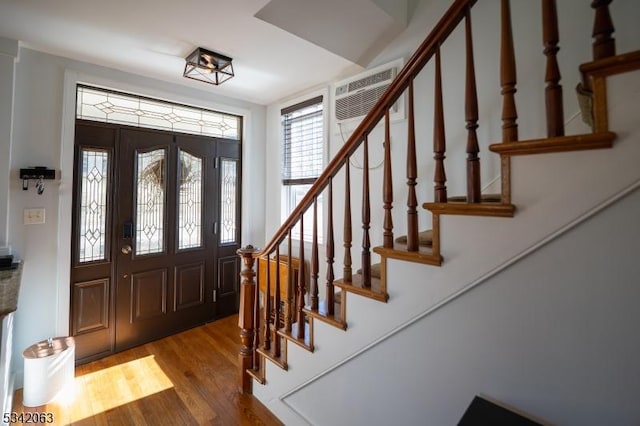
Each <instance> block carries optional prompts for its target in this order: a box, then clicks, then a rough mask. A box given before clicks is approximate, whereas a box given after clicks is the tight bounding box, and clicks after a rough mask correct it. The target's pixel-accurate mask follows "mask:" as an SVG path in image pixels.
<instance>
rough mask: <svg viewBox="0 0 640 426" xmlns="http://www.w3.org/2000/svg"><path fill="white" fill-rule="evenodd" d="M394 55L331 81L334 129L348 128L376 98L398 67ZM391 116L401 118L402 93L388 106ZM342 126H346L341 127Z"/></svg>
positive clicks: (369, 108) (400, 66) (370, 107)
mask: <svg viewBox="0 0 640 426" xmlns="http://www.w3.org/2000/svg"><path fill="white" fill-rule="evenodd" d="M402 65H403V60H402V59H398V60H395V61H393V62H390V63H388V64H385V65H381V66H378V67H375V68H372V69H370V70H367V71H365V72H363V73H360V74H358V75H355V76H353V77H350V78H348V79H345V80H343V81H340V82H337V83H335V84H333V86H332V88H333V90H332V92H333V95H334V103H333V107H334V118H335V123H336V125H337V126H338V129H337V130H338V131H341V130H346V129H349V130H352V129H355V128H356V127H357V125H358V124H360V121H361V120H362V119H363V118H364V117H365V116H366V115H367V113H368V112H369V111H370V110H371V109H372V108H373V106H374V105H375V104H376V102H378V99H380V97H381V96H382V94H383V93H384V92H385V90H387V87H389V85H390V84H391V82H392V81H393V79H394V78H395V77H396V75H397V74H398V72H399V71H400V69H401V68H402ZM390 118H391V120H393V121H396V120H403V119H404V118H405V114H404V95H402V96H401V97H400V98H398V100H397V101H396V103H395V104H394V105H393V107H392V108H391V116H390ZM343 128H346V129H343Z"/></svg>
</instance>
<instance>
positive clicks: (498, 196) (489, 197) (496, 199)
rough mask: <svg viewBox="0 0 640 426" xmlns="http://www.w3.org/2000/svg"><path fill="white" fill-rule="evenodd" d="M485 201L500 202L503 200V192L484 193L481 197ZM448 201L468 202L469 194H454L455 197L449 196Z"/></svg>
mask: <svg viewBox="0 0 640 426" xmlns="http://www.w3.org/2000/svg"><path fill="white" fill-rule="evenodd" d="M480 199H481V201H482V202H483V203H499V202H500V201H502V195H501V194H482V195H481V197H480ZM447 202H449V203H466V202H467V196H466V195H454V196H453V197H448V198H447Z"/></svg>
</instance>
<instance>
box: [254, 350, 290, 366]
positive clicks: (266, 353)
mask: <svg viewBox="0 0 640 426" xmlns="http://www.w3.org/2000/svg"><path fill="white" fill-rule="evenodd" d="M256 352H258V353H259V354H260V355H262V356H263V357H265V358H266V359H268V360H269V361H271V362H273V363H274V364H275V365H277V366H278V367H280V368H282V369H283V370H285V371H286V370H288V369H289V366H288V365H287V360H286V352H285V350H284V345H283V348H281V351H280V356H279V357H277V356H275V355H274V354H273V353H272V352H271V351H270V350H267V349H265V348H263V347H259V348H258V349H256Z"/></svg>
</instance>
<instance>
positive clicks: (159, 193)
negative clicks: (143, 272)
mask: <svg viewBox="0 0 640 426" xmlns="http://www.w3.org/2000/svg"><path fill="white" fill-rule="evenodd" d="M165 159H166V152H165V150H164V149H158V150H155V151H150V152H136V166H137V168H136V184H135V188H134V191H135V194H136V205H135V211H136V218H135V224H136V233H135V235H136V254H137V255H144V254H153V253H162V252H164V228H165V226H164V223H165V218H164V216H165V193H166V179H165V176H166V161H165Z"/></svg>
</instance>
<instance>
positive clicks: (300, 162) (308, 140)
mask: <svg viewBox="0 0 640 426" xmlns="http://www.w3.org/2000/svg"><path fill="white" fill-rule="evenodd" d="M322 99H323V98H322V96H316V97H314V98H311V99H308V100H306V101H304V102H300V103H297V104H295V105H291V106H289V107H286V108H283V109H282V110H281V117H282V135H283V138H282V173H281V174H282V185H283V211H282V220H285V219H286V218H287V217H288V216H289V214H290V213H291V212H292V211H293V209H294V208H295V206H296V205H297V204H298V203H299V202H300V201H301V200H302V198H304V196H305V195H306V193H307V191H309V188H311V185H312V184H313V183H314V182H315V181H316V179H317V178H318V176H320V173H322V169H323V167H324V161H323V157H324V140H325V136H324V111H323V103H322ZM322 211H323V208H322V196H320V197H319V198H318V212H319V213H320V215H319V217H318V218H317V221H318V242H320V243H322V240H323V237H322V233H323V220H322V219H323V218H322ZM312 221H313V209H309V210H308V211H307V212H306V213H305V214H304V223H305V226H304V235H303V239H304V241H308V242H310V241H311V240H312V223H313V222H312ZM292 234H293V238H295V239H300V230H299V225H296V226H295V227H294V228H293V230H292Z"/></svg>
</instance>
